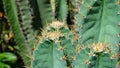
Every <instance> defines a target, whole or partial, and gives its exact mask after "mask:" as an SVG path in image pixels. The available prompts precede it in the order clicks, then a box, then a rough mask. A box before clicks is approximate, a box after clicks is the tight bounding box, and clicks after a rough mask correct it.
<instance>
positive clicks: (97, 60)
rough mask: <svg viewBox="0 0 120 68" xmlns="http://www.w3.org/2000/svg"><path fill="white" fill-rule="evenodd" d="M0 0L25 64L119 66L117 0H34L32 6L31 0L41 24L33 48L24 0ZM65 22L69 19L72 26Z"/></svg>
mask: <svg viewBox="0 0 120 68" xmlns="http://www.w3.org/2000/svg"><path fill="white" fill-rule="evenodd" d="M3 2H4V7H5V10H6V13H7V16H8V19H9V21H10V24H11V27H12V28H13V33H14V35H15V37H16V42H17V43H18V45H19V47H20V48H21V51H19V52H20V53H21V55H22V57H23V59H24V62H25V64H26V66H27V67H28V66H30V67H31V66H32V68H66V67H68V68H116V67H118V68H119V67H120V60H119V59H120V58H119V46H120V38H119V37H120V33H119V32H120V30H119V28H120V19H119V17H120V1H119V0H81V2H79V0H53V2H52V0H41V1H40V0H37V1H36V3H37V5H36V6H33V5H32V3H31V6H33V7H32V8H33V9H37V10H39V17H40V23H41V24H42V26H44V28H43V29H42V30H41V35H40V36H37V40H38V41H37V42H38V43H37V46H35V48H34V43H35V42H36V39H35V37H34V34H33V33H32V32H33V30H32V28H31V25H30V24H31V23H30V22H31V20H32V19H31V16H30V11H29V9H30V8H29V6H28V5H29V4H28V1H27V0H25V1H24V0H16V1H14V0H12V1H11V0H10V1H9V0H3ZM30 2H32V1H30ZM78 2H79V3H78ZM26 6H27V8H24V7H26ZM71 9H72V10H71ZM33 11H34V10H33ZM12 12H13V14H11V13H12ZM17 12H18V13H17ZM67 14H68V15H67ZM17 15H18V16H17ZM56 19H58V20H60V21H61V22H60V21H55V20H56ZM48 23H49V24H48ZM65 23H68V24H71V23H73V24H72V26H73V27H72V29H71V30H69V29H68V27H67V25H66V24H65ZM35 24H36V23H35ZM37 28H39V27H37ZM18 35H19V36H18ZM35 45H36V44H35ZM31 49H33V53H32V50H31ZM26 54H27V55H28V56H29V57H30V58H28V57H27V56H26ZM32 55H33V57H32ZM28 60H30V61H31V64H32V65H30V62H29V64H28V63H27V61H28Z"/></svg>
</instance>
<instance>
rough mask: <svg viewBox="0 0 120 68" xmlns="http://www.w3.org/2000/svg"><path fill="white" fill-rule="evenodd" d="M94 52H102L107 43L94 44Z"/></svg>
mask: <svg viewBox="0 0 120 68" xmlns="http://www.w3.org/2000/svg"><path fill="white" fill-rule="evenodd" d="M92 47H93V51H94V52H102V51H104V50H105V48H106V45H105V44H103V43H97V44H92Z"/></svg>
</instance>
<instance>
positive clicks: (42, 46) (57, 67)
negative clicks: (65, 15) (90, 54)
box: [32, 21, 73, 68]
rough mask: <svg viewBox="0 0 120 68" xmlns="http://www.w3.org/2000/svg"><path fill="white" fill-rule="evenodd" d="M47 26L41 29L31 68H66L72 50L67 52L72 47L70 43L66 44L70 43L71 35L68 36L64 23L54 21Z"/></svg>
mask: <svg viewBox="0 0 120 68" xmlns="http://www.w3.org/2000/svg"><path fill="white" fill-rule="evenodd" d="M49 25H50V26H47V27H46V28H45V29H43V32H42V36H41V40H40V41H39V42H40V43H39V44H38V45H37V47H36V49H35V51H34V52H33V56H34V59H33V61H32V66H33V68H48V67H49V68H66V67H68V66H69V64H67V63H70V58H69V56H70V57H71V54H72V53H73V51H72V50H68V48H71V47H72V43H67V42H71V40H70V39H72V36H73V35H72V34H71V33H70V34H69V32H70V31H69V29H68V28H67V27H65V26H64V23H61V22H59V21H55V22H52V23H51V24H49ZM70 45H71V46H70ZM45 58H46V59H45ZM42 62H43V63H42ZM43 64H45V65H43Z"/></svg>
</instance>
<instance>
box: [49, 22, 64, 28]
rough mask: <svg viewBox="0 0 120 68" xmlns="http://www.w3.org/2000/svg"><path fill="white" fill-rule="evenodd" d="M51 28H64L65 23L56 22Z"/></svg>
mask: <svg viewBox="0 0 120 68" xmlns="http://www.w3.org/2000/svg"><path fill="white" fill-rule="evenodd" d="M50 26H51V27H53V28H56V29H59V28H61V27H63V26H64V23H63V22H60V21H54V22H52V23H51V24H50Z"/></svg>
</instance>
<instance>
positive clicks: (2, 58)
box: [0, 52, 17, 68]
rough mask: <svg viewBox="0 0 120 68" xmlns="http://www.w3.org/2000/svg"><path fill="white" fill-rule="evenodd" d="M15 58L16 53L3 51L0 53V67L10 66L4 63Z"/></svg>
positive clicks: (12, 61) (11, 61) (6, 67)
mask: <svg viewBox="0 0 120 68" xmlns="http://www.w3.org/2000/svg"><path fill="white" fill-rule="evenodd" d="M16 60H17V57H16V55H14V54H12V53H9V52H3V53H1V54H0V68H11V67H10V65H8V64H6V63H15V62H16Z"/></svg>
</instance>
